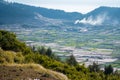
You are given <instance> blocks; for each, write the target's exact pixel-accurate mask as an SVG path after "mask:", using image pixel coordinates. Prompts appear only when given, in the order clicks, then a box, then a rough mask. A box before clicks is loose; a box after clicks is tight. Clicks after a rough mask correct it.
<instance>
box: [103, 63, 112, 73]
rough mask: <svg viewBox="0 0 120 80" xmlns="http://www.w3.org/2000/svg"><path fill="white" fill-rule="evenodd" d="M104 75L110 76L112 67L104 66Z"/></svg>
mask: <svg viewBox="0 0 120 80" xmlns="http://www.w3.org/2000/svg"><path fill="white" fill-rule="evenodd" d="M104 73H105V74H106V75H108V74H112V73H113V67H112V65H108V66H105V68H104Z"/></svg>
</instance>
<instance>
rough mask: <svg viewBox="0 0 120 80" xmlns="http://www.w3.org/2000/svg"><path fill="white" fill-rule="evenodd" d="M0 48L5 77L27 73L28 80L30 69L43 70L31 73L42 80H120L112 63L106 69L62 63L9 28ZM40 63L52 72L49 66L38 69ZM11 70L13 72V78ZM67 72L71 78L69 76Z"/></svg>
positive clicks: (0, 65)
mask: <svg viewBox="0 0 120 80" xmlns="http://www.w3.org/2000/svg"><path fill="white" fill-rule="evenodd" d="M0 47H1V49H0V69H1V70H0V78H1V79H5V80H8V79H9V78H10V79H12V80H21V79H23V78H25V76H23V75H26V79H25V80H27V76H28V77H29V76H30V75H32V74H29V75H27V74H26V71H28V72H32V73H33V74H36V75H37V73H40V74H39V75H38V76H36V75H33V76H31V78H35V77H36V78H38V79H42V80H64V79H65V80H67V77H68V78H69V79H70V80H120V74H119V73H118V72H117V71H116V72H113V70H112V68H111V66H106V67H105V69H106V71H102V70H100V69H99V65H97V64H95V63H94V64H93V65H91V66H89V68H85V67H84V65H78V64H75V65H71V64H72V63H69V64H67V63H62V62H60V61H58V60H55V58H53V57H54V56H52V57H51V56H48V55H47V54H41V53H40V52H38V51H33V49H31V48H29V47H27V46H26V45H25V44H24V43H22V42H20V41H19V40H18V39H16V36H15V34H14V33H11V32H8V31H3V30H0ZM70 59H74V58H70ZM68 61H69V60H68ZM72 62H73V61H72ZM30 63H32V65H30ZM33 63H34V64H35V65H34V64H33ZM40 66H43V67H45V68H47V69H50V71H48V73H46V72H45V70H46V69H45V70H43V71H41V70H40V69H41V68H38V67H40ZM27 67H28V68H27ZM18 70H20V71H21V70H22V71H23V74H19V73H20V71H18ZM36 70H37V71H36ZM39 70H40V71H39ZM51 70H52V71H51ZM3 71H4V73H3ZM53 71H57V72H60V73H58V74H57V73H56V72H55V73H56V74H53V73H54V72H53ZM14 72H16V73H14ZM10 73H11V74H13V75H12V77H11V75H10ZM61 73H62V76H64V77H63V78H62V79H60V76H61ZM15 74H16V75H15ZM18 74H19V75H18ZM44 74H45V75H44ZM63 74H64V75H63ZM65 75H66V76H67V77H65ZM16 76H17V77H16ZM40 76H41V77H40ZM56 76H57V77H56ZM45 78H46V79H45Z"/></svg>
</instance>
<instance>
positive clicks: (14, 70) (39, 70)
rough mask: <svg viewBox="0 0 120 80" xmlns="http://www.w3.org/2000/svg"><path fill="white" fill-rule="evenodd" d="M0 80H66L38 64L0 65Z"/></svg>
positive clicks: (59, 74) (60, 74)
mask: <svg viewBox="0 0 120 80" xmlns="http://www.w3.org/2000/svg"><path fill="white" fill-rule="evenodd" d="M0 77H1V79H0V80H8V79H10V80H21V79H24V80H29V79H32V80H34V79H36V78H37V79H40V80H68V78H67V77H66V76H65V75H63V74H62V73H58V72H55V71H52V70H49V69H45V68H44V67H42V66H41V65H39V64H34V63H29V64H0Z"/></svg>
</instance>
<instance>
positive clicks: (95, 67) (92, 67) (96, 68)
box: [88, 62, 100, 72]
mask: <svg viewBox="0 0 120 80" xmlns="http://www.w3.org/2000/svg"><path fill="white" fill-rule="evenodd" d="M88 68H89V70H90V72H99V71H100V67H99V65H98V64H97V63H95V62H93V65H89V67H88Z"/></svg>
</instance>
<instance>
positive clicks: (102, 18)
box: [77, 7, 120, 25]
mask: <svg viewBox="0 0 120 80" xmlns="http://www.w3.org/2000/svg"><path fill="white" fill-rule="evenodd" d="M119 14H120V8H116V7H99V8H96V9H95V10H93V11H91V12H89V13H87V14H85V15H84V18H83V19H82V20H79V21H77V22H79V23H87V24H92V25H101V24H114V25H118V24H119V22H120V15H119Z"/></svg>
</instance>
